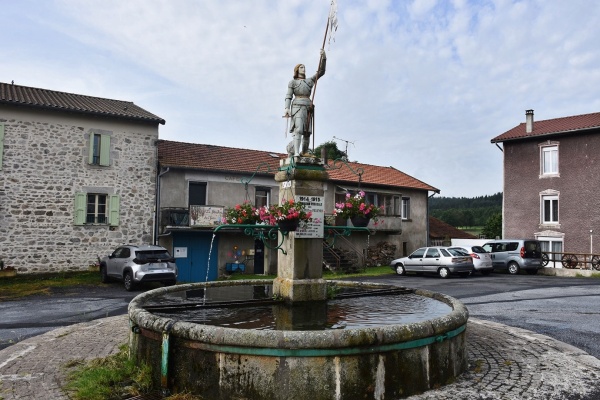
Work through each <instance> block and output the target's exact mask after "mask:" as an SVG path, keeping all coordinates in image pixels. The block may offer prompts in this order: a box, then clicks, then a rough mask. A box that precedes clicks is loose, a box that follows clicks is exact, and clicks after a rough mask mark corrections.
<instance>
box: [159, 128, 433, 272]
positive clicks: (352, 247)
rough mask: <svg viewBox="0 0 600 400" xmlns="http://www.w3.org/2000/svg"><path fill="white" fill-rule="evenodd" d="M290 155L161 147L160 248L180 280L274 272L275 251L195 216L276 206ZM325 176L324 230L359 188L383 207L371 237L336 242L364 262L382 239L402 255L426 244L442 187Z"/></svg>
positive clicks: (356, 175) (344, 166)
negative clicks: (278, 177) (432, 205)
mask: <svg viewBox="0 0 600 400" xmlns="http://www.w3.org/2000/svg"><path fill="white" fill-rule="evenodd" d="M285 157H286V155H285V154H279V153H273V152H269V151H259V150H248V149H239V148H231V147H222V146H212V145H206V144H192V143H181V142H173V141H166V140H160V141H159V143H158V160H159V179H158V209H159V220H158V221H159V222H158V223H157V226H158V232H157V233H158V235H157V242H158V243H159V244H161V245H163V246H165V247H167V248H169V249H170V250H171V251H173V253H174V254H175V256H176V257H177V265H178V267H179V271H180V275H179V278H180V280H182V281H198V280H205V279H206V278H207V277H208V279H209V280H211V279H216V278H217V277H218V276H219V275H222V274H223V273H224V272H226V270H227V268H228V265H230V267H231V266H232V265H231V264H234V263H236V262H237V263H238V264H240V263H242V264H244V269H245V270H247V271H252V272H255V273H270V274H274V273H275V271H276V265H277V250H272V249H269V246H268V245H267V246H266V247H263V244H262V242H261V241H260V240H255V238H254V237H253V236H251V235H245V234H244V233H243V232H241V231H219V232H218V233H217V235H215V236H213V233H214V230H215V227H216V226H215V225H213V226H211V224H212V221H214V220H216V219H218V218H212V219H210V220H207V221H205V223H203V224H202V223H201V224H198V223H195V222H194V218H193V217H190V215H191V213H190V210H191V209H194V210H202V212H206V213H207V215H208V214H209V213H210V215H220V214H219V213H222V211H223V210H224V209H226V208H230V207H234V206H235V205H236V204H240V203H243V202H244V201H249V202H251V203H252V204H254V205H259V206H261V205H271V204H274V203H277V199H278V198H279V190H280V189H279V185H278V183H277V182H275V180H274V175H275V172H277V170H278V168H279V166H280V160H281V159H282V158H285ZM327 172H328V174H329V180H328V181H327V182H324V192H325V196H324V205H325V219H326V223H325V224H326V226H327V225H328V224H331V225H334V224H336V221H334V219H333V218H331V215H332V213H333V210H334V206H335V202H336V201H338V202H339V201H341V200H342V199H343V198H344V196H345V195H346V193H352V194H354V193H356V192H357V191H358V190H362V191H364V192H366V197H367V199H368V201H369V202H371V203H372V204H375V205H378V206H382V207H383V208H384V215H383V216H381V218H380V221H379V223H378V224H377V225H374V224H373V222H371V223H370V225H369V227H370V228H371V234H366V233H364V232H360V233H358V232H356V233H353V234H352V235H351V236H350V237H339V238H336V246H337V247H343V248H344V250H345V251H347V252H354V253H358V257H363V256H365V255H366V249H367V248H368V247H369V246H374V245H376V244H377V243H380V242H384V241H385V242H389V243H390V244H391V245H393V246H395V247H396V255H397V256H404V255H408V254H409V253H410V252H412V251H413V250H415V249H417V248H418V247H421V246H425V245H426V244H427V241H428V214H427V210H428V199H429V196H430V195H432V194H433V193H437V192H439V190H438V189H436V188H434V187H433V186H430V185H428V184H426V183H424V182H422V181H420V180H418V179H416V178H413V177H411V176H409V175H407V174H405V173H403V172H401V171H399V170H397V169H395V168H393V167H380V166H374V165H368V164H361V163H355V162H349V163H344V162H335V163H334V162H332V161H329V163H328V165H327ZM194 212H195V211H194ZM196 213H197V212H196ZM337 223H338V224H339V223H340V221H337ZM342 223H345V221H342ZM267 243H268V242H267ZM324 255H325V254H324ZM209 256H210V257H209ZM209 258H210V265H209V261H208V260H209ZM367 262H368V260H367ZM233 267H234V268H235V265H233Z"/></svg>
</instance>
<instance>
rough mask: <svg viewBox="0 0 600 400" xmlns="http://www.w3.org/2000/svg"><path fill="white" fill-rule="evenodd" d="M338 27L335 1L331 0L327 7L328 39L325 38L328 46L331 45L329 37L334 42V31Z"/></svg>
mask: <svg viewBox="0 0 600 400" xmlns="http://www.w3.org/2000/svg"><path fill="white" fill-rule="evenodd" d="M337 27H338V19H337V1H336V0H331V7H330V8H329V39H328V40H327V44H328V46H331V39H333V41H334V42H335V32H336V31H337Z"/></svg>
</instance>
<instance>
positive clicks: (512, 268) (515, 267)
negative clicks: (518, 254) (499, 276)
mask: <svg viewBox="0 0 600 400" xmlns="http://www.w3.org/2000/svg"><path fill="white" fill-rule="evenodd" d="M520 269H521V268H519V264H517V263H516V262H514V261H512V262H510V263H508V273H509V274H511V275H517V274H518V273H519V270H520Z"/></svg>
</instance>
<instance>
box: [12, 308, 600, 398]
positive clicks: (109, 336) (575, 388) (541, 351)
mask: <svg viewBox="0 0 600 400" xmlns="http://www.w3.org/2000/svg"><path fill="white" fill-rule="evenodd" d="M127 327H128V322H127V316H126V315H122V316H118V317H111V318H105V319H101V320H96V321H92V322H85V323H81V324H77V325H71V326H68V327H64V328H59V329H56V330H53V331H51V332H48V333H45V334H43V335H40V336H36V337H33V338H30V339H27V340H24V341H22V342H19V343H16V344H14V345H12V346H10V347H8V348H6V349H3V350H0V399H3V400H13V399H18V400H30V399H52V400H54V399H57V400H60V399H69V398H70V397H69V396H68V394H67V393H65V392H64V391H63V390H62V389H61V387H62V386H63V385H64V382H65V376H66V369H67V368H66V365H67V364H68V363H69V361H73V360H88V359H93V358H99V357H105V356H107V355H109V354H112V353H114V352H116V351H117V350H118V347H119V346H120V345H121V344H123V343H126V341H127V332H128V328H127ZM467 335H468V339H467V341H468V346H469V371H468V372H466V373H465V374H463V375H462V376H461V377H460V378H459V379H458V380H457V381H456V382H454V383H452V384H450V385H447V386H444V387H442V388H440V389H437V390H431V391H428V392H426V393H424V394H421V395H418V396H411V397H410V398H409V399H410V400H434V399H435V400H450V399H452V400H458V399H460V400H488V399H502V400H509V399H510V400H512V399H515V400H525V399H535V400H538V399H557V400H562V399H565V400H576V399H577V400H600V360H598V359H597V358H595V357H592V356H590V355H589V354H587V353H585V352H583V351H582V350H579V349H577V348H575V347H573V346H570V345H567V344H565V343H562V342H558V341H556V340H554V339H552V338H549V337H547V336H543V335H538V334H535V333H533V332H530V331H527V330H524V329H519V328H513V327H509V326H506V325H501V324H497V323H494V322H489V321H484V320H480V319H475V318H470V319H469V323H468V328H467Z"/></svg>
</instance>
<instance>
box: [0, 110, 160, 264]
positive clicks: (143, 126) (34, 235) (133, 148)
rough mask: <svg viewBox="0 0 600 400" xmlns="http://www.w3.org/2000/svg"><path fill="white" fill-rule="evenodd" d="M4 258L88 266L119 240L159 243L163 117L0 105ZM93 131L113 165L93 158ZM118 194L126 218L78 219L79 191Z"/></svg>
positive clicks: (0, 203)
mask: <svg viewBox="0 0 600 400" xmlns="http://www.w3.org/2000/svg"><path fill="white" fill-rule="evenodd" d="M0 124H3V125H4V136H5V137H4V148H3V163H2V169H1V170H0V258H1V259H3V260H4V262H5V265H10V266H13V267H15V268H17V270H18V271H19V272H20V273H32V272H37V273H39V272H54V271H64V270H85V269H87V268H88V267H89V265H90V264H93V263H94V262H95V261H96V257H97V255H105V254H107V253H109V252H111V251H112V250H113V249H114V247H116V246H118V245H120V244H124V243H132V244H142V243H152V238H153V206H154V193H155V176H156V147H155V141H156V140H157V139H158V127H157V125H156V124H147V123H132V122H123V121H119V120H111V119H105V118H93V117H87V116H80V115H76V114H67V113H60V112H59V113H57V112H47V111H39V110H33V111H31V110H28V109H26V108H22V109H21V108H16V107H10V106H0ZM90 133H102V134H106V135H109V136H110V137H111V141H110V166H106V167H101V166H95V165H89V164H88V149H89V140H90ZM81 192H84V193H106V194H107V195H118V196H119V200H120V207H119V220H120V221H119V224H118V226H109V225H108V224H99V225H75V194H76V193H81Z"/></svg>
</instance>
